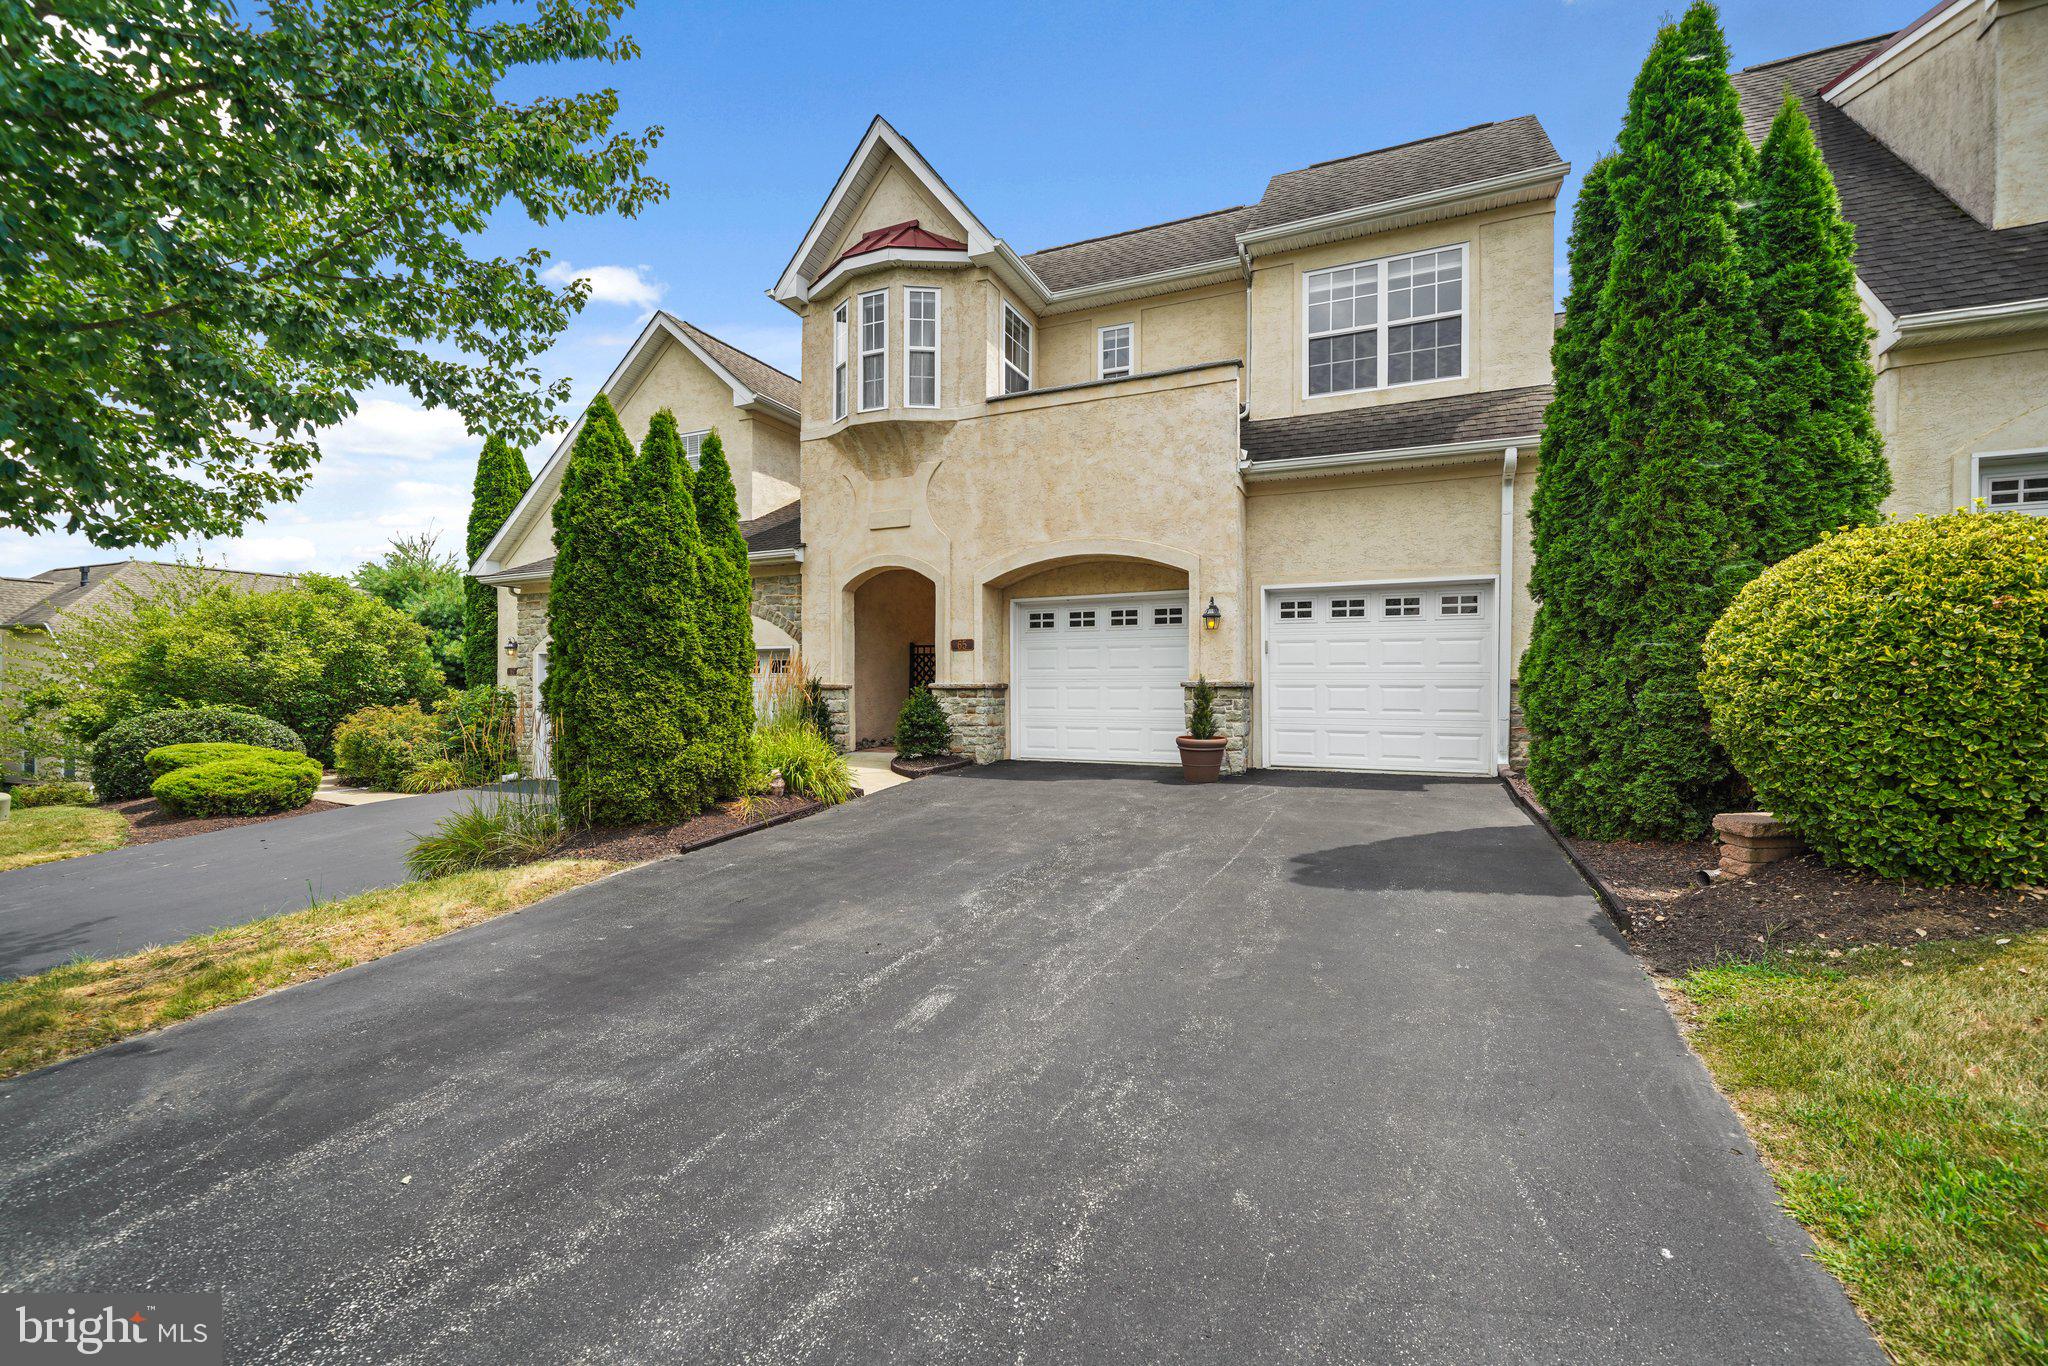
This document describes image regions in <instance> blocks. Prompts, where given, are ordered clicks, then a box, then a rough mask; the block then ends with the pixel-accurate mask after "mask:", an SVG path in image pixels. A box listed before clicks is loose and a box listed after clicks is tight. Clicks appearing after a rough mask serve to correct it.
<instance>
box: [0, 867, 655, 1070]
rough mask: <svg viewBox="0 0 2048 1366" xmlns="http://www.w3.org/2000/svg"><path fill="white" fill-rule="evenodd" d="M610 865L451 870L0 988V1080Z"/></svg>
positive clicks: (470, 919)
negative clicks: (443, 873)
mask: <svg viewBox="0 0 2048 1366" xmlns="http://www.w3.org/2000/svg"><path fill="white" fill-rule="evenodd" d="M616 866H617V865H616V864H611V863H605V862H602V861H599V860H597V859H554V860H551V861H549V862H546V863H530V864H527V865H526V866H524V867H520V868H498V869H493V870H491V871H489V872H483V873H454V874H451V875H449V876H447V877H440V878H435V879H433V880H431V881H428V882H408V883H404V884H402V885H400V886H397V887H387V888H384V889H382V890H381V891H375V892H364V893H361V894H360V895H357V896H352V897H348V898H346V899H345V900H342V901H331V902H329V903H327V904H326V905H324V906H316V907H313V908H312V909H310V910H304V911H293V912H291V913H290V914H288V915H278V916H272V917H270V918H269V919H268V920H255V921H251V922H250V923H248V924H246V925H236V926H233V927H231V928H229V929H224V930H215V931H213V932H212V933H211V934H202V935H198V936H196V937H194V938H191V939H187V940H185V941H183V942H182V943H177V944H171V945H168V946H166V947H164V948H157V949H145V950H144V951H143V952H141V953H136V954H130V955H129V956H128V957H126V958H108V959H93V960H87V961H81V962H76V963H67V964H65V965H64V966H63V967H59V968H52V969H50V970H49V971H48V972H41V973H37V974H36V975H35V976H33V977H23V978H19V979H17V980H15V981H12V982H0V1077H11V1076H15V1075H17V1074H19V1073H22V1072H26V1071H28V1070H30V1069H31V1068H36V1067H45V1066H48V1065H49V1064H51V1063H53V1062H61V1061H62V1060H63V1059H65V1058H69V1057H73V1056H76V1055H77V1054H80V1053H84V1052H86V1051H88V1050H90V1049H94V1048H98V1047H100V1046H101V1045H103V1044H109V1043H113V1042H114V1041H116V1040H117V1039H125V1038H127V1037H129V1036H130V1035H132V1034H140V1033H142V1032H144V1031H145V1030H150V1029H158V1028H161V1027H162V1026H164V1025H167V1024H174V1023H176V1022H177V1021H179V1020H185V1019H190V1018H191V1017H192V1016H194V1015H198V1014H202V1013H204V1012H205V1011H209V1010H213V1009H216V1008H218V1007H220V1006H225V1005H232V1004H234V1003H235V1002H236V1001H243V1000H247V999H248V998H249V997H251V996H256V995H260V994H262V993H263V992H266V991H275V990H276V989H277V988H279V987H285V986H290V985H291V984H292V983H294V982H303V981H306V980H308V979H309V978H313V977H320V976H324V975H325V974H327V973H330V972H334V971H337V970H338V969H341V968H345V967H348V966H350V965H351V964H355V963H362V962H367V961H369V960H370V959H372V958H382V957H383V956H384V955H385V954H387V953H395V952H397V951H398V950H399V949H402V948H406V947H408V946H410V945H413V944H418V943H421V942H423V941H425V940H428V939H433V938H436V937H438V936H440V935H444V934H447V933H448V932H449V931H451V930H459V929H462V928H463V927H464V926H466V925H474V924H476V923H478V922H479V921H484V920H489V919H491V918H492V917H493V916H499V915H503V914H505V913H506V912H507V911H516V910H518V909H519V908H520V907H522V906H529V905H532V904H533V903H534V902H536V901H539V900H540V899H541V898H543V897H547V896H553V895H554V894H555V893H556V892H560V891H566V890H567V889H568V888H571V887H575V886H579V885H581V884H582V883H585V882H589V881H591V880H592V879H594V878H598V877H601V876H603V875H604V874H605V873H607V872H609V871H611V870H612V869H613V868H614V867H616Z"/></svg>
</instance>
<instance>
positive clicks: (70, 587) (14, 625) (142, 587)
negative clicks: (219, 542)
mask: <svg viewBox="0 0 2048 1366" xmlns="http://www.w3.org/2000/svg"><path fill="white" fill-rule="evenodd" d="M184 575H198V576H203V577H204V578H205V579H206V580H207V581H209V582H218V583H227V584H229V585H230V586H232V587H235V588H239V589H244V590H246V591H248V592H252V593H257V592H266V591H271V590H275V589H279V588H288V587H290V586H291V585H292V584H293V583H295V582H296V580H295V579H294V578H293V577H292V576H290V575H288V574H258V573H252V572H248V571H245V570H237V569H212V568H206V567H203V566H195V565H178V564H162V563H159V562H156V561H153V560H114V561H111V562H109V563H106V564H80V565H71V566H68V567H66V568H63V569H52V570H48V571H46V572H44V573H41V574H38V575H36V576H35V577H34V578H32V579H13V578H0V698H5V699H11V698H12V696H13V693H14V690H15V689H17V688H20V687H22V686H25V685H27V684H29V683H31V682H33V681H34V679H35V678H36V676H37V672H38V670H37V664H38V661H39V659H40V658H41V656H42V655H43V653H44V652H45V651H49V650H61V649H63V648H64V633H65V631H66V630H67V628H70V627H74V626H76V625H77V624H78V623H80V622H83V621H87V620H91V619H94V618H98V617H101V616H103V615H105V614H107V613H110V612H125V611H126V610H127V609H128V604H129V603H130V602H132V601H133V600H134V598H135V596H136V595H143V596H147V595H148V594H149V593H150V592H151V590H152V589H154V588H156V587H159V586H161V585H163V584H165V583H166V582H168V581H169V580H172V579H175V578H178V577H180V576H184ZM12 739H13V743H11V744H9V745H8V747H7V749H6V751H5V752H4V753H0V769H4V771H5V772H7V773H8V774H10V775H12V776H16V777H47V776H62V777H66V778H71V777H79V776H82V775H83V774H84V772H85V764H84V760H83V758H82V756H80V755H78V754H75V753H65V752H63V746H62V745H61V744H60V743H59V742H58V741H57V740H56V739H55V738H54V737H52V736H49V735H45V734H42V733H41V732H40V731H31V732H28V733H26V734H18V735H16V736H14V737H12Z"/></svg>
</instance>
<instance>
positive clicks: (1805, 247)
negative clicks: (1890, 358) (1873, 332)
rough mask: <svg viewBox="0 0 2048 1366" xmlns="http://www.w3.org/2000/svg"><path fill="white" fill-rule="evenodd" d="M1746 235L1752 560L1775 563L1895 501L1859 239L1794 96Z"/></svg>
mask: <svg viewBox="0 0 2048 1366" xmlns="http://www.w3.org/2000/svg"><path fill="white" fill-rule="evenodd" d="M1743 226H1744V229H1745V231H1744V238H1745V240H1746V242H1747V244H1748V248H1749V271H1750V275H1751V276H1752V278H1753V279H1754V280H1755V282H1756V313H1757V321H1758V325H1759V327H1760V329H1761V332H1760V338H1759V344H1760V346H1761V353H1760V355H1759V360H1758V373H1757V378H1758V384H1757V396H1756V420H1757V426H1758V428H1759V429H1760V430H1761V431H1762V433H1763V436H1764V440H1765V441H1766V442H1767V443H1768V451H1767V459H1766V463H1765V467H1764V474H1765V484H1764V487H1765V491H1766V493H1765V497H1764V500H1763V503H1762V505H1761V507H1760V509H1759V516H1758V521H1757V530H1758V539H1757V553H1758V555H1759V556H1760V557H1761V558H1762V560H1763V561H1764V562H1765V563H1766V564H1771V563H1775V562H1776V561H1778V560H1781V559H1783V558H1785V556H1787V555H1790V554H1792V553H1793V552H1794V551H1798V550H1804V549H1805V548H1806V547H1807V546H1809V545H1812V544H1813V543H1814V542H1815V541H1817V540H1819V539H1820V538H1821V537H1822V536H1824V535H1826V534H1827V533H1828V532H1831V531H1834V530H1837V529H1839V528H1841V527H1843V526H1846V525H1852V524H1854V525H1861V524H1864V523H1867V522H1870V521H1873V520H1875V518H1876V516H1877V507H1878V504H1879V503H1881V502H1883V501H1884V497H1885V495H1886V494H1887V493H1889V492H1891V467H1890V466H1889V465H1888V464H1886V462H1885V458H1884V439H1883V438H1882V437H1880V436H1879V435H1878V432H1877V419H1876V416H1875V415H1874V413H1873V412H1872V409H1871V406H1870V393H1871V388H1872V385H1873V383H1874V380H1873V376H1872V374H1871V369H1870V325H1869V323H1867V322H1866V321H1865V320H1864V316H1863V308H1862V305H1861V304H1860V303H1859V302H1858V301H1857V298H1856V265H1855V249H1856V237H1855V230H1854V229H1853V228H1851V227H1850V225H1849V223H1848V220H1846V219H1844V218H1843V217H1842V204H1841V201H1840V200H1839V199H1838V198H1836V196H1835V181H1834V177H1833V176H1832V175H1830V174H1829V173H1828V167H1827V163H1826V162H1825V161H1823V160H1822V159H1821V154H1820V148H1819V147H1818V146H1817V145H1815V143H1814V140H1813V129H1812V127H1811V126H1810V125H1809V124H1808V123H1807V121H1806V113H1805V111H1804V110H1803V109H1801V108H1800V107H1799V101H1798V99H1797V98H1796V97H1795V96H1793V95H1792V93H1791V92H1790V91H1787V92H1786V95H1785V103H1784V105H1783V106H1782V107H1781V108H1780V109H1779V110H1778V117H1777V119H1776V120H1775V121H1774V122H1773V123H1772V124H1771V132H1770V136H1769V137H1767V138H1765V139H1764V146H1763V152H1762V153H1761V155H1760V156H1759V158H1758V161H1757V166H1756V172H1755V177H1754V187H1753V190H1752V193H1751V207H1750V209H1749V211H1748V213H1746V214H1745V215H1744V222H1743Z"/></svg>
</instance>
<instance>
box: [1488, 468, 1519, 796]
mask: <svg viewBox="0 0 2048 1366" xmlns="http://www.w3.org/2000/svg"><path fill="white" fill-rule="evenodd" d="M1521 456H1522V453H1521V451H1520V449H1519V448H1517V447H1514V446H1510V447H1508V448H1507V450H1506V451H1504V452H1502V454H1501V458H1500V575H1499V577H1498V578H1497V579H1496V580H1495V587H1494V590H1493V604H1494V606H1493V617H1494V626H1495V636H1494V661H1493V667H1494V670H1495V672H1496V674H1497V675H1498V677H1497V678H1496V679H1495V680H1494V682H1495V686H1496V687H1497V688H1498V689H1499V690H1500V698H1499V702H1498V704H1497V707H1496V714H1495V716H1494V729H1493V765H1494V767H1495V768H1506V767H1507V764H1508V745H1509V740H1508V731H1509V730H1510V728H1511V727H1512V726H1513V724H1514V714H1515V697H1514V682H1513V679H1512V677H1511V675H1512V674H1513V673H1514V671H1515V657H1514V656H1515V643H1514V642H1515V607H1514V597H1515V470H1516V467H1517V466H1518V465H1520V463H1521Z"/></svg>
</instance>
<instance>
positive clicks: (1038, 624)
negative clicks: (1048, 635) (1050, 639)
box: [1025, 612, 1059, 631]
mask: <svg viewBox="0 0 2048 1366" xmlns="http://www.w3.org/2000/svg"><path fill="white" fill-rule="evenodd" d="M1058 621H1059V613H1057V612H1032V613H1030V614H1029V615H1028V617H1027V618H1026V620H1025V624H1026V625H1027V626H1029V627H1030V628H1031V629H1032V630H1034V631H1050V630H1051V629H1052V628H1053V626H1054V625H1055V624H1057V623H1058Z"/></svg>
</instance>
